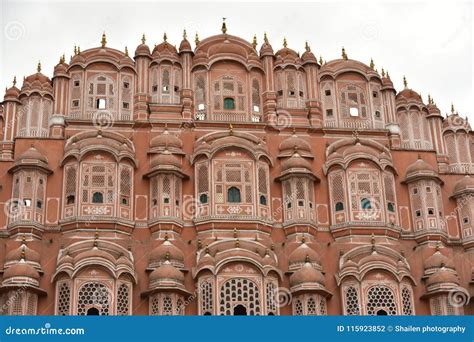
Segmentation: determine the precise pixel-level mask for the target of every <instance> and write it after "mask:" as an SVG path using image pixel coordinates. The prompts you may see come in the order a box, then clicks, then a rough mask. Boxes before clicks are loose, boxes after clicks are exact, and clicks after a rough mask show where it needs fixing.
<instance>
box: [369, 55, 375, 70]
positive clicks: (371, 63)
mask: <svg viewBox="0 0 474 342" xmlns="http://www.w3.org/2000/svg"><path fill="white" fill-rule="evenodd" d="M370 68H371V69H372V70H373V69H374V68H375V63H374V60H373V58H371V59H370Z"/></svg>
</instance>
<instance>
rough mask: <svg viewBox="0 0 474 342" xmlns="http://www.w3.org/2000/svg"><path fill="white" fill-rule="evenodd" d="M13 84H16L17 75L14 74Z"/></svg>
mask: <svg viewBox="0 0 474 342" xmlns="http://www.w3.org/2000/svg"><path fill="white" fill-rule="evenodd" d="M13 86H16V76H13Z"/></svg>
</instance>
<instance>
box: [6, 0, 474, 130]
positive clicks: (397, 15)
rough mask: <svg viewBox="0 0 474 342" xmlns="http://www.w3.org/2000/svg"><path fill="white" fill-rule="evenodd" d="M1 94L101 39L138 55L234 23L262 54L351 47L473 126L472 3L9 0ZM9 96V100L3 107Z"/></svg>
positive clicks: (330, 52)
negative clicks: (141, 47) (139, 49)
mask: <svg viewBox="0 0 474 342" xmlns="http://www.w3.org/2000/svg"><path fill="white" fill-rule="evenodd" d="M0 1H1V4H0V24H1V25H0V26H1V28H2V36H1V38H2V41H1V45H0V48H1V51H0V87H1V88H0V89H4V88H5V86H8V87H9V86H11V80H12V79H13V76H14V75H16V76H17V78H18V79H19V80H21V79H22V78H23V76H27V75H30V74H32V73H34V72H36V65H37V63H38V60H41V63H42V66H43V72H44V73H45V74H46V75H48V76H49V77H52V73H53V67H54V65H55V64H57V63H58V60H59V57H60V55H62V54H63V53H65V54H66V56H67V61H68V60H69V56H70V55H71V54H72V53H73V48H74V44H78V45H80V47H81V50H82V51H84V50H86V49H88V48H91V47H97V46H99V45H100V39H101V35H102V31H105V32H106V34H107V41H108V44H107V45H108V46H110V47H114V48H117V49H122V50H123V49H124V47H125V46H128V49H129V51H130V54H133V52H134V50H135V48H136V46H137V45H138V44H139V42H140V37H141V35H142V33H143V32H144V33H145V34H146V36H147V44H148V45H149V46H150V47H151V48H153V45H154V44H157V43H160V42H161V41H162V37H163V32H165V31H166V33H167V35H168V41H169V42H171V43H173V44H176V45H178V46H179V43H180V41H181V37H182V31H183V28H186V30H187V32H188V37H189V40H190V41H192V42H194V34H195V32H196V31H198V32H199V36H200V38H201V39H203V38H205V37H207V36H210V35H214V34H219V33H220V26H221V21H222V17H227V18H228V19H227V27H228V33H229V34H233V35H237V36H240V37H243V38H247V39H248V40H249V41H251V40H252V37H253V35H254V33H256V34H257V37H258V42H259V45H260V43H261V42H262V40H263V32H264V31H266V32H267V34H268V37H269V40H270V43H271V44H272V45H273V49H274V50H275V51H276V50H278V49H279V48H281V46H282V41H283V37H286V38H287V40H288V46H289V47H291V48H293V49H294V50H296V51H300V52H303V51H304V42H305V40H308V42H309V43H310V45H311V48H312V51H313V52H314V53H315V54H316V56H317V57H318V58H319V55H322V56H323V58H324V59H326V60H328V61H329V60H331V59H335V58H340V55H341V46H345V48H346V52H347V54H348V56H349V58H352V59H356V60H360V61H362V62H365V63H367V64H369V62H370V58H371V57H373V59H374V61H375V65H376V67H377V68H378V69H379V71H380V70H381V68H382V67H383V68H385V70H388V71H389V72H390V76H391V78H392V81H393V82H394V84H395V87H396V88H397V89H398V90H401V89H402V88H403V82H402V78H403V75H406V77H407V80H408V85H409V87H410V88H412V89H414V90H416V91H418V92H419V93H421V95H422V96H423V99H424V100H425V101H426V98H427V95H428V94H431V95H432V96H433V98H434V100H435V102H436V103H437V105H438V107H439V108H440V109H441V112H442V113H443V114H444V113H446V112H448V111H449V110H450V104H451V102H454V105H455V107H456V109H457V110H458V111H459V113H460V114H461V115H462V116H466V115H468V116H469V118H470V122H471V123H473V122H474V106H473V99H474V91H473V79H474V77H473V68H472V62H473V55H474V49H473V26H472V18H473V12H474V7H473V4H472V2H453V1H449V2H448V1H445V2H433V1H430V2H425V3H416V4H412V3H401V2H395V3H385V2H379V3H377V2H374V1H371V2H363V3H356V2H345V3H325V2H304V3H289V2H264V3H252V2H240V3H238V2H226V3H224V2H213V3H206V2H193V3H186V2H176V1H175V2H151V1H148V2H135V1H119V2H114V1H104V2H92V1H86V2H84V1H51V2H48V1H5V0H0ZM1 98H2V96H0V99H1Z"/></svg>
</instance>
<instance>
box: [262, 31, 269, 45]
mask: <svg viewBox="0 0 474 342" xmlns="http://www.w3.org/2000/svg"><path fill="white" fill-rule="evenodd" d="M263 42H264V43H265V44H268V37H267V32H263Z"/></svg>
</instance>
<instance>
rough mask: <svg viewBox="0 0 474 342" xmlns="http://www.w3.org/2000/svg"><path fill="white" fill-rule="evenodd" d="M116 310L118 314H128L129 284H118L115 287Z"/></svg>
mask: <svg viewBox="0 0 474 342" xmlns="http://www.w3.org/2000/svg"><path fill="white" fill-rule="evenodd" d="M115 305H116V310H117V312H116V313H117V315H118V316H128V315H130V285H129V284H125V283H123V284H120V285H119V286H118V289H117V296H116V304H115Z"/></svg>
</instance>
